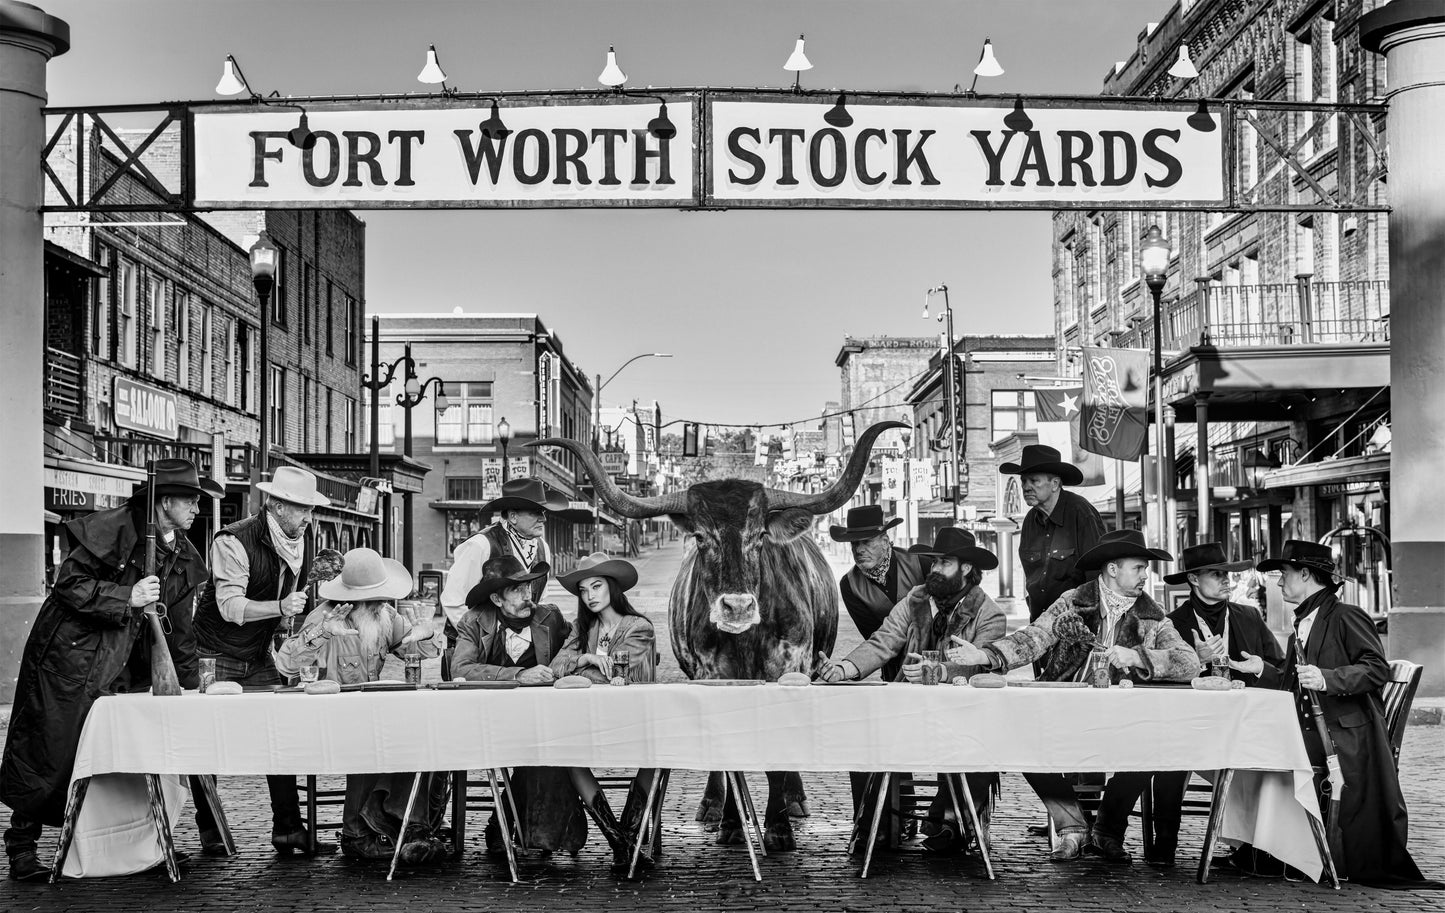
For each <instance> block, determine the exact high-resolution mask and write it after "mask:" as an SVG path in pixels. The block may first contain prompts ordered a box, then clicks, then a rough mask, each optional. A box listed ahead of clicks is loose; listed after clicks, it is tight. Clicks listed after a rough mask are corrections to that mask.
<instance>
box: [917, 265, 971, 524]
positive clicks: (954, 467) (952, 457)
mask: <svg viewBox="0 0 1445 913" xmlns="http://www.w3.org/2000/svg"><path fill="white" fill-rule="evenodd" d="M938 292H942V293H943V313H941V314H939V315H938V319H939V320H940V321H943V323H944V337H943V347H942V348H943V361H942V363H941V364H942V369H943V399H944V408H943V415H944V417H945V418H947V419H948V485H949V488H951V489H952V491H950V492H949V493H948V494H949V498H948V503H949V509H950V510H952V512H953V525H954V526H957V525H958V499H959V496H960V492H962V491H963V486H962V485H961V484H960V482H959V478H958V423H959V421H960V420H961V419H960V417H959V414H958V396H957V394H956V393H955V392H954V389H953V383H954V367H953V308H952V307H950V306H949V303H948V286H946V285H943V284H941V283H940V284H939V285H938V286H937V287H935V288H931V289H929V290H928V291H926V292H924V293H923V319H924V320H927V319H928V299H929V297H930V296H932V295H934V294H936V293H938Z"/></svg>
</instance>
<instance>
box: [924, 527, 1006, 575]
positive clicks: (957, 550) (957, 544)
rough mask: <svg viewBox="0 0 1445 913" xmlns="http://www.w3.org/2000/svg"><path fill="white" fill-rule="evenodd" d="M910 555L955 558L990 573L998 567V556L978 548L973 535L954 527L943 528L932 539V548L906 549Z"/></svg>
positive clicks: (925, 546)
mask: <svg viewBox="0 0 1445 913" xmlns="http://www.w3.org/2000/svg"><path fill="white" fill-rule="evenodd" d="M908 554H910V555H922V556H924V557H925V558H957V559H958V560H959V561H966V562H968V563H969V564H971V565H973V566H974V568H975V569H976V570H980V571H991V570H993V569H994V568H996V567H998V556H997V555H995V554H994V553H993V552H991V551H989V550H988V549H986V548H979V547H978V545H977V543H976V541H975V540H974V538H973V533H971V532H969V531H968V530H966V529H959V528H958V527H956V526H945V527H944V528H943V529H940V530H939V531H938V534H937V535H936V536H935V537H934V539H933V546H932V547H929V546H927V545H924V544H922V543H919V544H918V545H915V546H912V547H911V548H909V549H908Z"/></svg>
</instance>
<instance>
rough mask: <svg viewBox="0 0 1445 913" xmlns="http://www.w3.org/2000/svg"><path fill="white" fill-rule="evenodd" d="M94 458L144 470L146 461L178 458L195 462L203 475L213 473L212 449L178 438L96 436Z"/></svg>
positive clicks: (206, 445) (205, 445)
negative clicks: (175, 439)
mask: <svg viewBox="0 0 1445 913" xmlns="http://www.w3.org/2000/svg"><path fill="white" fill-rule="evenodd" d="M95 457H96V459H98V460H100V461H101V462H103V463H119V464H121V465H123V466H132V467H134V468H136V469H144V468H145V465H146V461H147V460H166V459H173V458H176V457H179V458H181V459H183V460H190V461H191V462H192V463H194V464H196V469H197V470H199V471H200V473H201V475H203V476H212V477H214V476H213V473H212V472H211V448H210V445H208V444H182V443H180V442H178V441H142V440H137V439H134V438H123V437H111V436H110V435H105V434H97V435H95Z"/></svg>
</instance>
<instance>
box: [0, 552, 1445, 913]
mask: <svg viewBox="0 0 1445 913" xmlns="http://www.w3.org/2000/svg"><path fill="white" fill-rule="evenodd" d="M677 557H678V552H677V546H676V545H675V544H672V545H670V546H669V547H666V548H663V549H661V550H658V551H655V552H653V553H651V554H649V555H648V556H645V557H644V558H643V559H641V560H640V561H639V562H638V564H639V567H640V570H641V571H642V579H643V583H642V584H641V585H640V586H639V588H638V590H637V591H635V592H636V594H637V596H638V599H637V600H636V601H637V602H638V603H639V604H641V607H642V608H643V609H644V610H645V611H647V613H648V614H649V615H651V616H653V617H654V618H655V619H657V620H659V621H662V620H664V619H662V618H661V617H660V616H661V614H662V613H665V601H666V595H667V592H666V591H667V586H666V585H665V584H654V583H653V581H670V580H671V579H672V577H671V573H670V569H671V568H675V566H676V563H677ZM833 557H834V560H835V561H842V560H843V559H842V558H841V557H839V556H833ZM558 601H559V603H560V604H561V605H563V606H564V607H565V608H567V609H568V610H569V611H570V608H571V599H570V597H569V598H568V599H567V600H565V601H564V600H558ZM841 627H842V630H840V636H839V649H840V650H846V649H849V648H850V647H851V645H852V644H853V643H856V640H857V634H856V632H855V631H853V630H852V624H851V623H850V622H849V621H848V620H847V619H846V616H845V618H844V620H843V622H842V625H841ZM659 639H660V641H661V643H663V644H664V645H665V644H666V643H667V637H666V632H665V630H659ZM663 652H664V654H665V655H667V654H670V651H669V650H668V649H667V648H666V647H664V650H663ZM663 669H664V672H665V674H666V675H667V677H673V676H676V675H678V672H677V667H676V664H675V663H674V662H673V661H672V660H671V658H670V656H668V658H667V659H665V660H664V664H663ZM1401 777H1402V780H1403V782H1404V784H1405V796H1406V801H1407V803H1408V805H1409V808H1410V813H1411V836H1412V840H1411V849H1412V851H1413V852H1414V854H1415V858H1416V860H1417V861H1418V862H1419V863H1420V866H1421V868H1422V869H1424V870H1425V872H1426V874H1427V875H1430V876H1434V877H1436V878H1441V879H1445V808H1442V803H1441V801H1440V799H1439V794H1440V789H1441V787H1442V785H1445V727H1441V726H1420V727H1412V728H1411V729H1410V730H1409V731H1408V732H1407V734H1406V738H1405V746H1404V752H1403V757H1402V761H1401ZM327 779H330V778H327ZM750 780H751V781H752V783H753V791H754V793H755V794H760V793H762V792H763V791H764V790H765V784H764V783H763V780H762V777H761V775H757V774H755V775H752V776H751V777H750ZM334 782H335V784H336V785H339V784H340V778H335V780H334ZM806 782H807V785H808V789H809V792H810V803H811V808H812V816H811V817H810V818H807V819H804V820H802V821H800V822H799V823H798V828H797V830H798V851H797V852H794V853H788V854H779V855H774V856H771V857H768V858H766V859H764V860H762V869H763V875H764V881H763V882H762V883H760V884H759V883H756V882H754V881H753V880H752V877H751V873H750V871H749V867H748V858H747V853H746V851H745V850H744V849H743V848H741V847H728V848H722V847H716V846H714V845H713V835H712V834H708V833H705V832H704V831H703V830H702V828H701V826H700V825H698V824H696V823H694V821H693V810H694V808H695V805H696V801H697V797H698V796H699V795H700V793H701V788H702V775H701V774H698V773H692V772H684V771H678V772H676V774H675V775H674V777H673V787H672V789H671V790H670V791H669V795H668V800H667V803H666V806H665V813H664V819H663V821H664V826H663V832H664V838H663V840H664V855H663V857H662V859H661V861H660V867H659V869H658V871H657V872H656V873H655V874H654V875H653V876H652V877H651V878H650V879H649V880H647V881H645V882H642V883H637V884H629V883H625V882H619V881H617V880H615V879H614V878H612V877H611V876H610V875H609V874H608V871H607V864H606V863H607V862H608V861H609V859H610V856H609V855H608V854H607V853H606V852H605V846H604V845H603V844H601V842H600V840H599V838H598V837H597V836H596V835H595V833H594V834H593V835H592V836H591V838H590V839H589V841H588V844H587V846H586V847H585V848H584V849H583V850H582V852H581V853H580V854H579V855H578V856H576V857H571V856H561V857H555V858H540V857H531V858H525V859H524V860H523V861H522V866H521V868H522V877H523V881H522V882H521V883H520V884H515V885H514V884H511V883H510V882H509V881H508V877H507V869H506V864H505V862H504V861H497V860H493V859H490V858H489V857H487V856H486V855H485V853H484V852H483V851H482V844H481V826H480V825H481V824H482V822H481V821H479V820H474V821H472V822H471V824H470V827H469V840H468V844H467V847H466V853H465V856H464V858H463V859H462V860H461V861H459V862H456V863H447V864H441V865H436V866H431V867H427V868H424V869H418V870H413V871H407V872H404V873H402V874H400V875H398V878H397V880H395V881H393V882H390V883H388V882H387V881H386V880H385V876H386V872H385V868H384V867H379V866H377V865H373V864H364V863H356V862H352V861H348V860H345V859H342V858H340V857H339V856H333V857H328V858H323V859H318V860H301V859H287V860H283V859H280V858H278V857H277V856H276V855H275V854H274V853H273V852H272V851H271V848H270V845H269V843H268V837H269V817H268V812H267V807H266V791H265V787H264V784H263V782H262V781H261V780H260V779H259V778H225V779H223V780H222V781H221V796H222V800H223V802H224V803H225V806H226V808H227V811H228V814H229V816H230V820H231V823H232V827H233V830H234V832H235V835H236V839H237V843H238V845H239V846H240V850H241V852H240V855H239V856H237V857H234V858H231V859H210V858H205V857H201V856H200V855H199V853H196V850H197V835H196V830H195V825H194V823H193V822H192V821H191V820H190V819H189V815H187V816H186V819H185V820H183V821H182V823H181V825H180V827H179V828H178V832H177V843H178V846H179V847H180V848H181V849H185V850H189V851H191V852H192V853H194V854H195V855H194V857H193V859H192V860H191V861H190V862H189V863H187V864H185V865H184V866H183V867H182V872H183V877H184V880H183V881H182V882H181V883H180V884H177V885H171V884H168V883H167V882H166V880H165V877H164V875H163V874H162V873H159V872H154V871H153V872H150V873H146V874H142V875H136V876H131V877H128V878H115V879H103V880H96V881H84V882H66V883H63V884H60V885H55V886H43V885H22V884H18V883H15V882H10V881H4V882H0V911H14V913H20V911H31V910H34V911H55V913H61V911H72V910H73V911H86V913H89V911H111V910H115V911H121V910H177V911H192V910H195V911H201V910H205V911H253V910H255V911H262V910H264V911H267V913H283V911H308V913H309V911H329V910H347V911H370V910H378V911H380V910H386V911H391V910H396V909H400V908H411V909H415V910H428V911H431V910H438V911H445V910H459V911H460V910H466V911H475V910H477V909H498V910H546V911H562V910H574V909H575V910H588V911H600V910H627V911H630V910H638V911H642V910H647V911H672V910H676V911H686V913H700V911H708V910H759V909H760V910H804V911H809V913H842V911H858V910H909V911H911V910H918V911H928V913H933V911H944V910H964V911H969V910H982V909H988V910H999V909H1017V910H1019V911H1040V910H1070V911H1095V910H1098V911H1122V910H1150V911H1170V910H1181V911H1200V913H1205V911H1209V913H1215V911H1219V913H1225V911H1230V913H1233V911H1287V910H1308V911H1312V913H1313V911H1333V910H1340V911H1346V910H1349V911H1355V910H1392V911H1393V910H1398V911H1413V910H1445V892H1435V891H1431V892H1424V891H1411V892H1405V891H1397V892H1391V891H1381V890H1375V889H1368V888H1362V887H1357V886H1352V885H1346V886H1345V887H1344V889H1343V890H1341V891H1332V890H1330V889H1328V888H1324V887H1321V886H1318V885H1313V884H1292V883H1288V882H1285V881H1283V880H1273V879H1257V878H1249V877H1244V876H1240V875H1237V874H1234V873H1232V872H1228V871H1218V870H1216V873H1215V875H1214V877H1213V880H1212V881H1211V883H1210V884H1208V885H1202V886H1201V885H1197V884H1195V883H1194V875H1193V865H1194V863H1195V861H1196V859H1197V853H1198V849H1199V847H1200V845H1201V843H1202V839H1203V829H1204V828H1203V819H1202V818H1189V819H1186V822H1185V826H1184V832H1183V834H1182V835H1181V845H1182V847H1183V849H1182V850H1181V854H1180V855H1181V866H1180V867H1179V868H1177V869H1174V870H1171V871H1167V872H1161V871H1157V870H1155V869H1152V868H1150V867H1148V866H1145V865H1144V864H1143V863H1142V862H1136V863H1135V864H1134V865H1132V866H1110V865H1106V864H1105V863H1103V862H1100V861H1097V860H1085V861H1082V862H1078V863H1074V864H1070V865H1064V866H1060V865H1052V864H1050V863H1049V862H1048V861H1047V860H1046V859H1045V844H1044V841H1043V840H1042V839H1039V838H1033V837H1029V836H1028V835H1027V834H1026V832H1025V827H1026V826H1027V825H1030V824H1037V823H1041V821H1042V819H1043V814H1042V809H1041V807H1040V806H1039V804H1038V802H1037V800H1036V799H1035V798H1034V797H1033V795H1032V793H1031V792H1030V791H1029V789H1028V786H1027V784H1025V783H1024V781H1023V779H1022V778H1020V777H1019V776H1017V775H1005V776H1004V778H1003V791H1002V795H1001V797H1000V802H999V806H998V809H997V812H996V815H995V819H994V825H993V836H994V841H995V861H994V866H995V870H996V873H997V880H996V881H993V882H989V881H988V880H986V878H985V876H984V870H983V866H982V863H981V862H979V861H978V860H977V859H974V858H967V859H962V860H959V859H940V858H934V857H930V856H929V855H927V854H924V853H923V852H921V851H920V850H918V849H916V848H912V847H906V848H904V849H902V850H900V851H898V852H895V853H888V854H884V855H882V856H880V857H876V858H875V862H874V872H873V874H872V875H870V877H869V878H868V879H866V880H860V879H859V878H858V866H859V862H860V861H861V860H860V859H859V858H858V857H849V856H848V855H847V854H846V846H845V845H846V841H847V838H848V832H849V828H850V821H849V797H848V785H847V779H846V778H845V777H843V776H841V775H836V774H814V775H810V776H807V777H806ZM325 783H326V780H323V784H325ZM54 837H55V834H54V832H53V831H47V832H46V843H45V845H44V846H43V847H42V851H43V852H44V853H46V854H49V853H51V852H53V845H54V844H53V841H54ZM1128 842H1129V846H1130V849H1132V850H1133V851H1134V852H1135V853H1136V855H1137V854H1139V853H1140V852H1141V850H1140V846H1139V834H1138V827H1137V822H1136V823H1135V824H1134V826H1132V827H1131V831H1130V834H1129V841H1128Z"/></svg>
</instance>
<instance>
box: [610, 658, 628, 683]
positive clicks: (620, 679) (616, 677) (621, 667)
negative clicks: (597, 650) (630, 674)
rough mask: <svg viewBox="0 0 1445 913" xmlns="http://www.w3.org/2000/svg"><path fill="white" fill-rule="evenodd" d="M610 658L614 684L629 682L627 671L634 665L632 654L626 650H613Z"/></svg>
mask: <svg viewBox="0 0 1445 913" xmlns="http://www.w3.org/2000/svg"><path fill="white" fill-rule="evenodd" d="M609 658H610V659H611V660H612V680H611V681H612V684H614V685H625V684H627V682H628V679H627V671H628V669H630V668H631V666H632V654H631V653H628V652H627V651H626V650H613V651H612V653H611V654H610V657H609Z"/></svg>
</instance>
